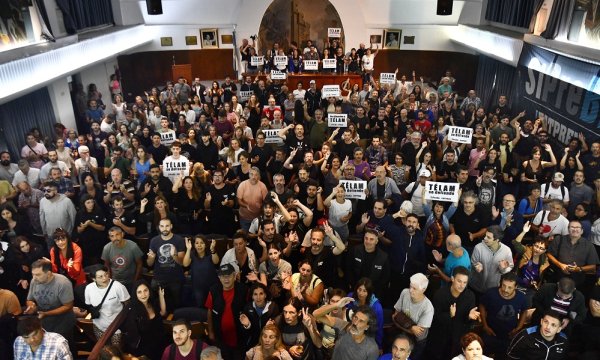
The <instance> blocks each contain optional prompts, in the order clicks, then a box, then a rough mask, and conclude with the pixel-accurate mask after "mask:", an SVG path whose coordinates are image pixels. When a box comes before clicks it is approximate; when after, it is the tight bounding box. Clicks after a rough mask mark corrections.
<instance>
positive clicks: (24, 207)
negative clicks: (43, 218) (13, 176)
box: [17, 181, 44, 232]
mask: <svg viewBox="0 0 600 360" xmlns="http://www.w3.org/2000/svg"><path fill="white" fill-rule="evenodd" d="M17 190H18V191H19V198H18V209H19V211H23V213H24V214H26V216H27V218H26V219H27V220H28V221H29V225H30V226H31V227H32V228H33V230H34V231H36V232H40V231H41V227H40V211H39V208H40V202H41V201H42V199H43V198H44V193H43V192H42V191H41V190H40V189H36V188H34V187H32V186H31V185H29V183H27V182H25V181H22V182H20V183H19V184H18V185H17Z"/></svg>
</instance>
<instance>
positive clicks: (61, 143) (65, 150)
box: [56, 138, 77, 179]
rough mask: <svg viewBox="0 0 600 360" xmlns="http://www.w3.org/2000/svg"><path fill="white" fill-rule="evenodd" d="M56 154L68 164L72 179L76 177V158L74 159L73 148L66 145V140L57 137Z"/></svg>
mask: <svg viewBox="0 0 600 360" xmlns="http://www.w3.org/2000/svg"><path fill="white" fill-rule="evenodd" d="M56 155H57V156H58V160H60V161H62V162H64V163H65V164H67V168H68V169H69V172H70V175H71V179H75V178H76V177H77V171H76V169H75V160H73V151H72V150H71V148H69V147H66V146H65V140H64V139H62V138H61V139H56Z"/></svg>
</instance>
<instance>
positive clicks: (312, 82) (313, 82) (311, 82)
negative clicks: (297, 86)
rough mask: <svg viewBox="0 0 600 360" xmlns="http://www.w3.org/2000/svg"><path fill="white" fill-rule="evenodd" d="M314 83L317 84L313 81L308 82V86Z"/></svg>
mask: <svg viewBox="0 0 600 360" xmlns="http://www.w3.org/2000/svg"><path fill="white" fill-rule="evenodd" d="M316 83H317V82H316V81H314V80H311V81H310V82H309V84H316Z"/></svg>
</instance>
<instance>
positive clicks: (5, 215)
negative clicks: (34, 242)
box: [0, 203, 32, 244]
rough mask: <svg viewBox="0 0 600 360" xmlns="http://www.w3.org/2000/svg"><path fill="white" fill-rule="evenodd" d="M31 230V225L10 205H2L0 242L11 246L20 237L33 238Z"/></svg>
mask: <svg viewBox="0 0 600 360" xmlns="http://www.w3.org/2000/svg"><path fill="white" fill-rule="evenodd" d="M31 230H32V229H31V225H30V224H28V223H27V221H25V220H24V219H22V218H21V216H19V213H18V212H17V209H15V208H14V207H13V206H12V205H11V204H10V203H5V204H2V205H0V240H2V241H5V242H7V243H9V244H11V243H13V241H14V240H15V239H16V238H17V237H18V236H20V235H22V236H27V237H31V235H32V231H31Z"/></svg>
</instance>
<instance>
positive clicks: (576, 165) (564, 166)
mask: <svg viewBox="0 0 600 360" xmlns="http://www.w3.org/2000/svg"><path fill="white" fill-rule="evenodd" d="M580 154H581V152H577V155H575V156H573V155H571V154H570V153H569V148H566V149H565V155H563V157H562V159H560V172H561V173H562V174H563V175H564V176H565V181H564V182H563V184H570V183H571V182H573V177H574V176H575V172H576V171H578V170H579V171H583V164H582V163H581V161H580V160H579V155H580Z"/></svg>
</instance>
